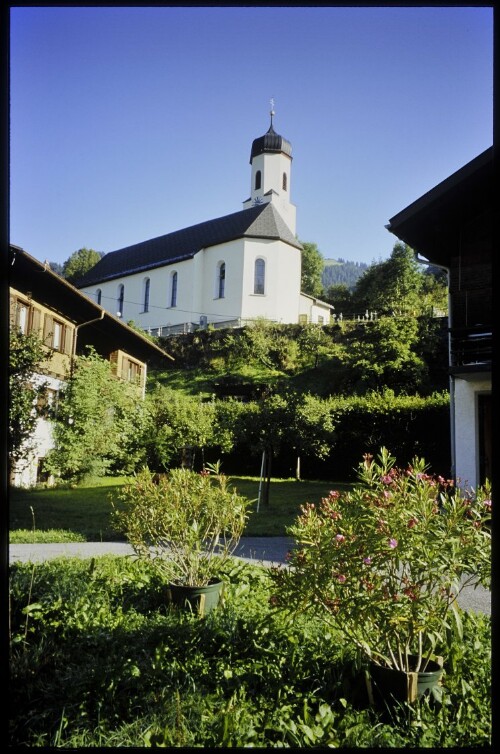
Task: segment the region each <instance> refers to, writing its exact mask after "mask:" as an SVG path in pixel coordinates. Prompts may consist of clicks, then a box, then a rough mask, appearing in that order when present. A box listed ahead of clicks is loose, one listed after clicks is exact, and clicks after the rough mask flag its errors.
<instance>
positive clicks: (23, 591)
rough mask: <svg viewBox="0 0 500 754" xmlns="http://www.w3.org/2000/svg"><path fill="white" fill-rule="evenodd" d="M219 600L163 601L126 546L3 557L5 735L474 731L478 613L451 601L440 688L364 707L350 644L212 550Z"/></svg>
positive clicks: (59, 739) (388, 743)
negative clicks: (458, 631) (451, 638)
mask: <svg viewBox="0 0 500 754" xmlns="http://www.w3.org/2000/svg"><path fill="white" fill-rule="evenodd" d="M224 580H225V582H226V589H225V593H224V598H223V603H222V605H221V606H220V607H219V608H218V609H217V610H216V611H214V612H212V613H210V614H209V615H207V616H206V617H205V618H203V619H201V620H200V619H199V618H197V617H196V616H192V615H190V614H186V613H182V612H181V613H179V612H176V611H171V610H170V609H169V608H168V607H167V603H166V600H165V584H164V582H163V579H162V578H161V577H160V575H159V574H158V572H156V571H155V570H154V569H153V568H152V567H151V564H150V563H148V562H147V561H142V560H139V559H137V558H136V557H134V556H131V557H115V556H104V557H99V558H92V559H78V558H69V559H68V558H59V559H55V560H51V561H46V562H43V563H36V564H34V563H15V564H13V565H12V566H11V572H10V629H9V634H10V682H9V688H8V702H9V720H10V723H9V742H8V743H9V745H10V746H11V747H31V746H39V747H51V748H52V747H61V748H84V747H89V748H90V747H99V748H110V747H112V748H114V747H118V746H128V747H130V746H133V747H138V748H144V747H153V746H160V747H191V746H192V747H202V748H205V747H208V748H211V747H214V748H218V747H235V746H239V747H247V746H254V747H261V748H272V747H299V748H302V747H304V748H307V747H323V746H333V747H339V748H340V747H342V748H358V747H360V748H361V747H363V748H366V747H371V748H378V747H394V748H401V747H409V748H420V747H428V748H437V747H467V748H471V747H486V746H489V745H490V743H491V640H490V639H491V637H490V629H491V621H490V618H489V616H484V615H481V614H478V615H475V614H468V613H467V614H464V615H463V639H462V641H461V642H460V643H455V644H454V645H453V647H452V652H451V654H450V655H449V657H448V661H447V664H446V665H445V674H444V678H443V689H442V690H443V693H442V700H441V702H440V703H437V702H436V701H434V702H430V701H423V702H422V703H419V704H418V705H417V706H416V708H415V709H412V710H409V709H406V708H401V709H400V710H395V711H393V712H392V715H391V716H390V717H389V718H386V717H384V716H383V715H382V714H381V713H380V712H377V711H376V710H374V709H373V708H371V707H370V706H369V705H368V703H367V699H366V693H365V689H364V681H363V678H362V676H361V675H360V671H359V668H358V666H357V665H356V661H355V657H354V656H353V655H352V654H351V652H350V650H349V649H347V648H346V646H345V644H344V642H343V641H342V639H341V637H340V635H339V634H337V633H335V631H333V630H332V631H325V629H324V626H323V625H321V624H320V622H319V621H317V620H316V619H315V618H314V617H313V616H311V617H306V616H300V617H299V618H298V619H297V620H296V621H294V622H293V623H291V624H290V623H289V622H287V621H285V620H283V617H282V615H281V613H280V612H279V611H277V610H274V609H273V608H272V606H271V605H270V601H269V600H270V597H271V594H272V584H271V579H270V573H269V571H268V570H267V569H265V568H263V567H261V566H258V565H257V564H252V563H246V562H243V561H238V560H236V559H233V560H231V561H228V562H227V563H226V573H225V578H224Z"/></svg>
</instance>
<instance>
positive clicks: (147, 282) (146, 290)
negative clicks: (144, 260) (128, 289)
mask: <svg viewBox="0 0 500 754" xmlns="http://www.w3.org/2000/svg"><path fill="white" fill-rule="evenodd" d="M149 288H150V280H149V278H146V279H145V281H144V309H143V311H144V312H148V311H149Z"/></svg>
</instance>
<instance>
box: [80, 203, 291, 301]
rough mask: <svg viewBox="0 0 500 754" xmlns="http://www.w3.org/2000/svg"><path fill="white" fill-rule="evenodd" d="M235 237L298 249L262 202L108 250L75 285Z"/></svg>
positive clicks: (191, 254)
mask: <svg viewBox="0 0 500 754" xmlns="http://www.w3.org/2000/svg"><path fill="white" fill-rule="evenodd" d="M238 238H264V239H269V240H280V241H284V242H285V243H287V244H289V245H290V246H294V247H295V248H297V249H301V248H302V246H301V244H300V243H299V241H298V240H297V239H296V238H295V236H294V235H293V233H292V232H291V230H290V229H289V228H288V226H287V225H286V223H285V222H284V220H283V218H282V217H281V215H280V214H279V212H278V211H277V210H276V208H275V207H274V205H273V204H272V203H270V202H266V203H265V204H261V205H258V206H256V207H250V208H249V209H244V210H241V211H240V212H233V213H232V214H231V215H225V216H224V217H218V218H216V219H214V220H208V221H206V222H203V223H198V224H197V225H192V226H190V227H189V228H183V229H182V230H177V231H174V232H173V233H167V235H164V236H158V237H157V238H153V239H151V240H149V241H142V242H141V243H137V244H134V245H133V246H127V247H125V248H123V249H118V250H117V251H112V252H110V253H109V254H106V255H105V256H104V257H103V258H102V259H101V260H100V261H99V262H98V263H97V264H96V265H95V267H93V268H92V269H91V270H89V272H87V273H86V274H85V275H84V276H83V277H82V278H80V280H78V281H77V283H76V285H77V287H78V288H83V287H85V286H89V285H97V284H98V283H104V282H106V281H107V280H113V279H116V278H120V277H123V276H125V275H133V274H135V273H137V272H144V271H146V270H151V269H154V268H155V267H164V266H165V265H169V264H174V263H175V262H181V261H183V260H185V259H192V258H193V257H194V255H195V254H197V253H198V252H199V251H201V250H202V249H205V248H208V247H209V246H217V245H218V244H222V243H227V242H229V241H234V240H236V239H238Z"/></svg>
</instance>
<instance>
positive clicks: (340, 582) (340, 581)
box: [337, 573, 347, 584]
mask: <svg viewBox="0 0 500 754" xmlns="http://www.w3.org/2000/svg"><path fill="white" fill-rule="evenodd" d="M346 579H347V576H344V574H343V573H338V574H337V581H338V582H339V584H343V583H344V581H346Z"/></svg>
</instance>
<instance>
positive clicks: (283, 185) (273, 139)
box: [243, 100, 296, 235]
mask: <svg viewBox="0 0 500 754" xmlns="http://www.w3.org/2000/svg"><path fill="white" fill-rule="evenodd" d="M273 105H274V102H273V100H271V108H272V107H273ZM270 115H271V125H270V126H269V130H268V131H267V132H266V133H265V134H264V136H259V138H257V139H254V141H253V143H252V151H251V153H250V165H251V166H252V173H251V193H250V198H249V199H247V200H246V201H245V202H243V207H244V209H248V208H249V207H253V206H255V205H256V204H265V203H267V202H272V203H273V204H274V206H275V207H276V209H277V210H278V212H279V213H280V215H281V217H282V218H283V220H284V221H285V222H286V224H287V225H288V227H289V228H290V230H291V231H292V233H293V234H294V235H295V226H296V219H295V218H296V208H295V205H294V204H292V203H291V201H290V185H291V172H292V171H291V168H292V145H291V144H290V142H289V141H287V139H285V138H284V137H283V136H280V135H279V134H277V133H276V131H275V130H274V126H273V118H274V115H275V112H274V109H271V112H270Z"/></svg>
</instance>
